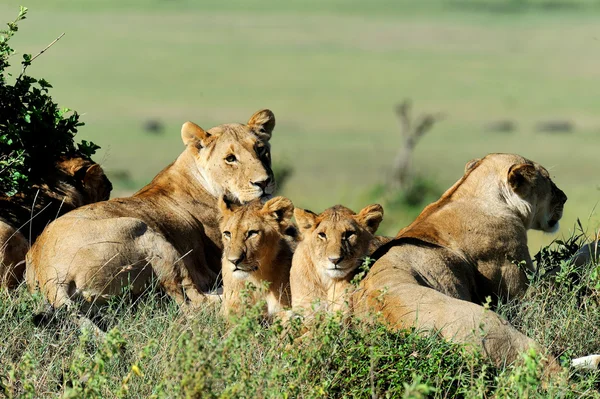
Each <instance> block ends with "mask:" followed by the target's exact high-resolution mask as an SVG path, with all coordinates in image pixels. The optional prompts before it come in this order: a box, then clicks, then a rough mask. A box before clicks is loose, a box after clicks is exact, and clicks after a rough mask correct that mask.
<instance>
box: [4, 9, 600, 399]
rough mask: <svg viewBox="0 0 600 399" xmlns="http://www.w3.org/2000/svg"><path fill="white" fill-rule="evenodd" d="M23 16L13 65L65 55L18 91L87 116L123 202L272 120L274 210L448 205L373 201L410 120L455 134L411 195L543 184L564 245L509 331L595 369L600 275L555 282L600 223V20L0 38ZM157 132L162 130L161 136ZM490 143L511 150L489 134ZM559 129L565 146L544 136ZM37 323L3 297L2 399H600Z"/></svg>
mask: <svg viewBox="0 0 600 399" xmlns="http://www.w3.org/2000/svg"><path fill="white" fill-rule="evenodd" d="M20 4H23V5H26V6H27V7H29V9H30V12H29V15H28V18H27V20H25V21H23V22H22V23H21V24H20V30H21V31H20V32H19V34H18V35H17V36H15V38H14V43H13V46H14V47H15V48H16V49H18V50H19V51H21V52H25V53H33V54H36V53H37V52H38V51H39V50H41V49H42V48H44V47H45V46H46V45H47V44H48V43H49V42H51V41H52V40H53V39H55V38H56V37H57V36H58V35H59V34H60V33H62V32H65V33H66V35H65V36H64V37H63V38H62V39H61V40H60V41H59V42H57V43H56V44H55V45H54V46H53V47H52V48H51V49H49V50H48V51H47V52H46V53H44V54H43V55H42V56H40V57H39V58H38V59H37V60H36V62H35V63H34V64H33V65H32V66H31V67H30V68H29V69H28V72H29V73H30V74H31V75H33V76H41V77H44V78H45V79H47V80H48V81H49V82H50V83H51V84H52V85H53V86H54V89H53V97H54V99H55V100H56V101H57V102H58V103H59V104H61V105H62V106H67V107H70V108H73V109H76V110H78V111H79V112H81V113H83V114H84V115H83V117H82V120H83V121H84V122H85V123H86V126H84V127H82V128H81V129H80V133H79V134H78V137H79V138H80V139H86V140H92V141H94V142H96V143H97V144H99V145H101V146H102V150H100V151H99V153H98V154H97V155H96V156H95V159H96V160H98V161H99V162H101V163H102V166H103V168H104V169H105V170H106V171H107V174H108V176H109V177H110V178H111V180H112V181H113V183H114V184H115V191H114V194H113V196H119V195H128V194H130V193H132V192H134V191H135V190H137V189H138V188H140V187H142V186H143V185H144V184H146V183H147V182H149V181H150V179H151V178H152V177H153V176H154V175H155V174H156V173H157V172H159V171H160V170H161V169H162V168H163V167H165V166H166V165H167V164H169V163H170V162H171V161H172V160H174V159H175V158H176V157H177V155H178V154H179V153H180V152H181V151H182V150H183V145H182V143H181V140H180V138H179V130H180V127H181V124H182V123H183V122H185V121H186V120H192V121H194V122H196V123H198V124H199V125H200V126H203V127H211V126H214V125H217V124H221V123H227V122H233V121H239V122H244V121H245V120H247V118H248V117H249V116H250V115H252V113H253V112H254V111H256V110H257V109H260V108H270V109H271V110H273V112H274V113H275V115H276V118H277V127H276V129H275V132H274V135H273V139H272V141H271V144H272V153H273V157H274V162H275V165H278V166H279V167H280V168H286V169H288V170H291V171H292V173H291V175H290V177H289V178H288V179H287V180H286V182H285V184H284V185H283V186H282V188H281V191H280V194H282V195H285V196H287V197H289V198H290V199H291V200H292V201H293V202H294V204H295V205H296V206H299V207H302V208H308V209H312V210H313V211H319V212H320V211H321V210H323V209H324V208H326V207H329V206H331V205H334V204H336V203H341V204H344V205H346V206H348V207H350V208H352V209H354V210H359V209H360V208H362V207H363V206H365V205H367V204H369V203H372V202H377V201H380V202H381V203H382V204H383V205H384V208H385V211H386V215H385V216H384V223H383V224H382V227H381V228H380V233H381V234H388V235H394V234H395V233H396V232H397V231H398V230H399V229H400V228H402V227H404V226H405V225H406V224H408V223H409V222H410V221H412V220H413V219H414V217H415V216H416V215H417V214H418V213H419V211H420V210H421V209H422V208H423V206H424V205H425V204H426V203H427V201H432V200H435V199H436V197H435V193H429V194H428V195H430V196H431V198H429V197H427V198H425V199H424V200H423V201H424V203H418V204H416V205H415V204H407V203H406V202H405V201H403V200H402V199H401V194H397V195H398V196H399V197H398V198H400V199H397V198H395V197H394V195H395V194H392V195H391V194H389V193H387V194H385V195H384V194H382V188H381V187H382V185H385V183H386V181H387V179H388V178H389V174H390V168H391V165H392V162H393V159H394V156H395V155H396V152H397V151H398V150H399V147H400V146H401V144H402V136H401V131H400V126H399V123H398V119H397V116H396V114H395V111H394V109H395V106H396V105H397V104H398V103H400V102H401V101H402V100H403V99H411V100H412V103H413V111H414V114H415V115H417V116H418V115H420V114H426V113H436V114H437V113H439V114H443V116H444V117H443V119H442V120H441V121H439V122H438V123H436V124H435V125H434V127H433V128H432V129H431V130H430V131H429V132H428V133H427V134H426V135H425V136H424V137H423V138H422V140H420V142H419V144H418V145H417V148H416V151H415V153H414V169H413V171H414V173H415V174H416V175H418V177H419V179H421V181H425V182H426V185H427V187H434V188H435V190H437V191H439V192H438V194H439V193H441V192H443V191H444V190H445V189H446V188H447V187H449V186H450V185H451V184H452V183H453V182H454V181H456V180H457V179H458V178H459V177H460V176H462V172H463V168H464V165H465V163H466V162H467V161H468V160H470V159H472V158H478V157H482V156H484V155H485V154H487V153H489V152H511V153H518V154H521V155H523V156H525V157H527V158H529V159H532V160H535V161H537V162H539V163H541V164H542V165H544V166H545V167H547V168H548V169H549V171H550V173H551V176H552V178H553V180H554V181H555V182H556V184H557V185H558V186H559V187H560V188H561V189H563V191H565V193H566V194H567V195H568V197H569V200H568V202H567V203H566V206H565V214H564V217H563V219H562V222H561V224H562V227H561V230H560V231H559V233H558V235H556V236H550V235H543V234H541V233H539V234H538V233H532V234H531V235H530V237H529V238H530V250H531V253H532V255H534V254H536V253H538V251H540V250H541V249H543V250H542V252H540V255H539V256H538V257H537V258H536V261H537V266H538V268H539V269H540V271H541V270H546V269H550V268H551V267H553V266H558V265H560V266H562V268H561V271H560V273H559V275H558V277H557V278H556V281H555V282H554V283H552V284H550V283H549V282H548V281H547V279H544V278H543V276H540V275H539V274H542V273H539V274H538V275H536V276H532V277H531V278H532V283H531V284H532V285H531V288H530V290H529V293H528V294H527V297H526V298H524V299H523V300H521V301H520V302H519V304H514V303H510V302H509V303H507V304H503V305H500V307H499V309H498V312H499V313H501V314H502V315H503V316H504V317H506V318H507V319H508V320H509V321H510V322H511V323H512V324H513V325H515V326H516V327H517V328H518V329H519V330H520V331H522V332H524V333H526V334H527V335H528V336H530V337H532V338H534V339H535V340H537V341H538V342H539V343H541V344H542V345H544V346H545V347H547V348H549V349H550V352H551V353H552V354H554V355H555V356H557V357H559V358H561V359H563V360H564V361H567V359H569V358H571V357H576V356H584V355H586V354H590V353H599V352H600V344H599V342H600V341H599V340H598V336H599V333H600V329H599V327H598V326H599V325H600V304H599V295H600V270H598V269H597V268H596V267H595V266H593V265H586V266H585V267H584V268H582V269H575V268H573V267H572V266H570V264H569V263H568V262H566V261H565V260H566V259H568V257H569V256H570V255H571V254H572V253H573V252H574V251H575V250H576V249H577V246H578V244H579V243H581V242H583V241H584V240H585V236H588V237H591V236H593V235H594V234H595V230H596V228H597V226H598V221H600V218H599V217H598V211H597V209H596V207H597V202H598V199H600V191H599V180H598V173H597V170H596V168H597V166H598V149H599V148H600V115H599V113H598V109H599V108H600V89H599V85H598V83H599V81H600V30H599V28H598V27H599V25H598V21H599V20H600V3H598V2H597V1H586V0H581V1H576V0H573V1H564V2H548V1H541V0H539V1H535V0H531V1H525V0H522V1H518V0H515V1H500V0H481V1H459V0H456V1H451V0H446V1H442V0H424V1H386V0H373V1H355V0H349V1H341V0H328V1H316V0H307V1H298V0H292V1H275V0H264V1H241V0H233V1H228V2H220V1H191V0H190V1H184V0H148V1H141V0H138V1H135V0H125V1H116V0H94V1H91V0H90V1H85V2H82V1H75V0H55V1H42V0H31V1H29V2H28V3H22V2H21V1H15V0H4V1H3V2H2V4H0V20H1V21H9V20H12V19H14V16H16V14H17V12H18V7H19V5H20ZM18 57H19V56H18ZM19 58H20V57H19ZM14 64H18V63H16V62H15V63H14ZM15 70H16V69H15ZM149 121H150V122H158V124H159V125H161V126H162V127H163V128H162V129H159V131H158V132H149V131H148V129H147V127H148V122H149ZM498 121H510V122H511V124H512V125H513V126H514V128H513V129H512V131H509V132H497V131H491V130H490V128H489V127H490V125H492V124H494V123H495V122H498ZM547 121H567V122H569V123H570V124H571V125H572V128H571V130H570V131H568V132H553V133H547V132H540V131H538V129H537V126H538V125H539V124H540V123H541V122H547ZM435 190H433V191H435ZM578 219H579V220H580V223H578V222H577V220H578ZM555 239H558V240H559V241H558V242H554V243H552V241H553V240H555ZM551 243H552V245H551V246H550V247H547V246H548V245H550V244H551ZM41 306H42V300H41V298H39V297H37V296H35V295H34V296H32V295H30V294H28V293H27V292H26V289H25V287H21V288H20V289H19V290H18V291H16V292H10V293H8V292H2V293H0V396H2V395H4V396H6V397H56V396H60V397H150V396H154V397H186V396H187V397H223V398H228V397H277V398H279V397H373V398H375V397H380V398H383V397H407V398H409V397H410V398H420V397H492V396H494V397H507V398H509V397H510V398H514V397H599V396H600V394H599V391H598V389H599V386H600V385H599V380H598V376H597V375H596V374H594V373H585V374H579V373H577V374H574V373H571V372H569V371H565V374H564V375H562V376H560V377H558V376H557V377H556V379H555V380H553V381H550V382H545V383H544V384H542V380H543V376H542V372H541V367H540V359H539V355H537V354H535V353H529V354H525V355H524V357H523V361H522V362H521V363H520V364H518V365H514V366H506V367H500V368H497V367H492V366H491V365H490V364H488V363H487V362H486V361H485V360H484V359H482V357H481V356H480V355H478V354H476V353H472V352H471V351H469V350H468V348H463V347H459V346H457V345H454V344H450V343H447V342H445V341H443V340H441V339H438V338H437V337H435V336H430V337H422V336H420V335H417V334H415V333H414V332H412V331H406V332H402V333H391V332H388V331H387V330H386V329H385V328H383V327H381V326H378V325H363V324H360V323H356V324H352V325H344V326H342V325H340V323H338V322H337V321H336V320H335V319H334V318H331V317H328V316H323V317H322V319H321V320H320V322H319V323H317V325H316V326H315V333H314V334H313V335H311V338H310V339H308V340H306V341H303V342H302V345H301V346H300V347H295V346H293V345H291V344H290V342H289V337H288V336H286V334H285V333H283V332H282V331H281V330H282V327H281V326H280V325H279V324H277V323H275V324H274V325H272V326H264V325H262V324H261V323H260V322H259V320H258V317H257V314H258V311H257V312H256V313H257V314H254V313H252V312H250V313H249V314H248V315H246V316H244V317H242V318H240V319H239V320H236V322H235V323H234V324H233V325H234V326H233V327H227V326H226V324H225V322H224V320H223V319H222V318H221V316H220V315H219V314H218V313H217V312H215V311H214V310H212V309H206V310H202V311H199V312H198V315H197V317H188V316H186V315H183V314H181V313H180V312H179V311H178V309H177V307H176V305H175V304H174V303H172V302H171V301H169V300H167V299H164V298H161V297H157V296H153V295H149V296H147V297H144V298H142V299H140V300H138V301H136V302H135V303H131V302H127V301H121V302H114V303H112V304H111V305H110V306H109V308H108V309H106V311H105V312H104V313H103V316H102V319H101V320H99V324H101V325H102V326H103V327H104V328H105V329H106V330H107V331H109V332H108V334H107V336H106V337H104V338H101V339H98V338H96V337H94V336H93V335H90V334H88V333H83V334H82V333H80V331H79V329H78V328H77V327H76V326H75V325H74V324H72V322H71V321H70V319H69V318H68V317H66V315H63V314H61V313H60V312H59V313H57V314H56V316H55V319H54V320H53V321H52V322H51V323H48V324H46V325H44V326H36V325H35V323H34V322H33V319H32V315H33V314H35V313H36V312H37V311H38V310H39V308H40V307H41ZM542 386H544V388H542Z"/></svg>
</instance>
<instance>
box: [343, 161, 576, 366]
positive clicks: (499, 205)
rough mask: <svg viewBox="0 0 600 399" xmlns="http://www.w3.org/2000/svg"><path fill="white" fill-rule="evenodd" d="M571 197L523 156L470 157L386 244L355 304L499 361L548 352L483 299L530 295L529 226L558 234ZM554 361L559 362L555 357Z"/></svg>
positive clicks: (389, 321)
mask: <svg viewBox="0 0 600 399" xmlns="http://www.w3.org/2000/svg"><path fill="white" fill-rule="evenodd" d="M566 200H567V197H566V195H565V194H564V193H563V192H562V191H561V190H560V189H559V188H558V187H556V185H555V184H554V183H553V182H552V180H551V179H550V176H549V174H548V171H547V170H546V169H544V168H543V167H542V166H541V165H539V164H537V163H535V162H532V161H529V160H527V159H525V158H523V157H521V156H518V155H511V154H490V155H488V156H486V157H484V158H482V159H476V160H473V161H471V162H469V163H468V164H467V165H466V168H465V174H464V176H463V177H462V178H461V179H460V180H459V181H458V182H457V183H455V184H454V185H453V186H452V187H451V188H450V189H449V190H448V191H446V192H445V193H444V194H443V196H442V197H441V198H440V199H439V200H438V201H437V202H435V203H433V204H431V205H429V206H427V207H426V208H425V209H424V210H423V212H422V213H421V215H419V217H417V219H416V220H415V221H414V222H413V223H412V224H410V225H409V226H408V227H405V228H404V229H402V230H401V231H400V232H399V233H398V235H397V236H396V238H395V239H394V240H393V241H391V242H390V243H388V244H386V245H384V246H382V247H381V248H379V250H378V251H376V253H375V254H374V257H375V258H378V260H377V261H376V262H375V264H374V265H373V267H372V268H371V270H370V271H369V272H368V274H367V276H366V278H365V279H364V280H363V281H362V283H361V286H360V290H359V291H357V293H356V294H355V296H354V307H355V310H356V311H357V312H359V313H363V314H366V313H367V312H371V311H376V312H379V314H380V316H381V317H382V319H383V320H384V321H385V322H386V323H387V324H388V325H389V326H391V327H393V328H398V329H403V328H410V327H413V326H414V327H416V328H417V329H424V330H430V329H434V330H439V331H440V332H441V334H442V336H444V337H446V338H448V339H451V340H453V341H456V342H460V343H467V344H471V345H473V346H474V347H476V348H478V349H480V350H481V351H482V352H483V354H484V355H486V356H488V357H489V358H490V359H491V360H492V361H493V362H494V363H495V364H497V365H500V364H503V363H505V362H508V363H511V362H513V361H515V360H516V359H517V356H518V355H519V353H521V352H523V351H526V350H527V349H528V348H530V347H533V348H536V349H537V350H538V351H539V350H540V349H541V348H540V347H539V346H538V345H537V344H536V343H535V342H534V341H533V340H532V339H530V338H528V337H526V336H525V335H524V334H521V333H520V332H519V331H517V330H516V329H515V328H513V327H512V326H511V325H510V324H509V323H508V322H506V321H505V320H503V319H502V318H500V317H499V316H498V315H497V314H496V313H494V312H492V311H490V310H487V309H485V308H484V307H483V306H481V305H480V304H481V303H483V302H485V301H486V298H487V297H491V298H492V300H497V299H498V298H518V297H521V296H522V295H523V293H524V292H525V290H526V289H527V285H528V280H527V276H526V274H525V270H531V271H532V270H533V263H532V261H531V258H530V256H529V251H528V248H527V230H529V229H535V230H542V231H545V232H548V233H553V232H556V231H557V229H558V224H559V220H560V218H561V217H562V213H563V206H564V204H565V202H566ZM549 363H550V364H549V365H548V366H549V369H554V368H557V367H558V366H557V364H556V362H555V361H554V360H553V359H552V358H550V360H549Z"/></svg>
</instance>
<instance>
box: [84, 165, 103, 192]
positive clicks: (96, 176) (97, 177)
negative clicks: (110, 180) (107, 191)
mask: <svg viewBox="0 0 600 399" xmlns="http://www.w3.org/2000/svg"><path fill="white" fill-rule="evenodd" d="M103 181H104V171H103V170H102V167H101V166H100V165H98V164H97V163H95V164H93V165H92V166H90V167H89V168H87V170H86V171H85V176H83V185H84V186H85V187H96V186H98V185H100V184H102V182H103Z"/></svg>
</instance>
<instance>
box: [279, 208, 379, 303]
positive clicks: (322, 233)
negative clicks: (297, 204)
mask: <svg viewBox="0 0 600 399" xmlns="http://www.w3.org/2000/svg"><path fill="white" fill-rule="evenodd" d="M294 217H295V218H296V223H297V224H298V228H299V230H300V233H301V235H302V240H301V241H300V243H299V244H298V248H297V249H296V252H295V253H294V258H293V260H292V270H291V272H290V285H291V288H292V307H293V308H294V309H295V310H299V309H305V310H311V309H312V304H313V302H315V300H319V301H320V306H321V307H322V308H323V309H325V310H329V311H337V310H341V311H342V312H343V313H348V312H349V311H350V310H351V306H352V305H351V303H349V302H350V300H351V296H349V293H350V290H351V288H352V284H351V281H352V278H353V277H354V276H355V274H356V272H357V269H358V267H359V266H360V265H361V263H362V261H363V258H364V257H365V256H366V255H369V254H371V253H372V252H373V251H374V250H375V249H376V248H377V247H378V246H379V245H380V244H381V243H382V240H383V239H382V238H375V237H374V234H375V232H376V231H377V228H378V227H379V223H381V220H382V219H383V208H382V207H381V205H378V204H375V205H369V206H367V207H365V208H364V209H362V210H361V211H360V212H359V213H358V214H356V213H354V212H353V211H352V210H350V209H348V208H346V207H344V206H341V205H336V206H333V207H331V208H329V209H326V210H325V211H324V212H323V213H321V214H320V215H316V214H315V213H313V212H311V211H308V210H304V209H300V208H296V209H295V210H294ZM347 306H349V308H348V307H347Z"/></svg>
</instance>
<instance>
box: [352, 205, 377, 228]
mask: <svg viewBox="0 0 600 399" xmlns="http://www.w3.org/2000/svg"><path fill="white" fill-rule="evenodd" d="M354 218H355V219H356V221H357V222H358V223H360V224H362V225H363V226H365V227H366V228H367V230H368V231H369V232H370V233H371V234H375V232H376V231H377V229H378V228H379V223H381V221H382V220H383V207H382V206H381V205H379V204H373V205H369V206H366V207H364V208H363V209H362V210H361V211H360V212H359V213H358V215H356V216H355V217H354Z"/></svg>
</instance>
